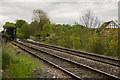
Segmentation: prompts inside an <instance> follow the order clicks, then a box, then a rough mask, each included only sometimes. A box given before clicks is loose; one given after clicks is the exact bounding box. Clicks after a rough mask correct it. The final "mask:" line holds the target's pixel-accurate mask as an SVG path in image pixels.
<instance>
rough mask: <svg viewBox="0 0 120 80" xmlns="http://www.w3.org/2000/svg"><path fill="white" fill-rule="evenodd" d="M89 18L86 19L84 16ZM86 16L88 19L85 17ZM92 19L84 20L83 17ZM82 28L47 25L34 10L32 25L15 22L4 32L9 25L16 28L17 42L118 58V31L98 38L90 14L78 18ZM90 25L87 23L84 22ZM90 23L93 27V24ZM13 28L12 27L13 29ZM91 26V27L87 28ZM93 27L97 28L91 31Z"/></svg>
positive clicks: (43, 18) (44, 18)
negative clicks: (47, 45)
mask: <svg viewBox="0 0 120 80" xmlns="http://www.w3.org/2000/svg"><path fill="white" fill-rule="evenodd" d="M88 14H89V15H88ZM86 15H88V16H86ZM89 16H90V17H92V19H94V20H93V21H94V22H93V21H90V20H91V19H89V20H87V19H88V18H87V17H89ZM84 19H85V20H86V22H83V23H84V24H85V25H82V24H79V23H77V22H75V23H74V24H73V25H69V24H55V23H53V22H52V21H50V19H49V17H48V15H47V13H46V12H44V11H42V10H40V9H38V10H34V11H33V18H32V22H31V23H30V24H28V23H27V22H26V21H25V20H16V23H13V24H12V23H9V22H7V23H6V24H5V25H4V29H5V28H6V27H7V26H8V25H9V26H12V25H13V27H16V28H17V38H20V39H32V40H34V41H38V42H43V43H46V44H52V45H57V46H61V47H65V48H70V49H76V50H82V51H86V52H92V53H96V54H101V55H107V56H112V57H118V53H119V51H120V50H119V48H118V44H119V43H118V41H119V39H120V38H118V28H116V30H115V31H116V32H115V35H106V36H105V37H104V40H103V37H101V36H100V34H101V33H100V32H99V31H100V30H101V29H100V23H99V20H98V18H97V17H94V16H93V15H92V14H91V12H87V13H85V14H84V15H83V16H82V20H83V21H85V20H84ZM87 21H90V22H87ZM93 23H94V24H93ZM15 25H16V26H15ZM91 26H94V27H91ZM95 26H98V27H97V28H95Z"/></svg>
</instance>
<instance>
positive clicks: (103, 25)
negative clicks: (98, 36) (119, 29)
mask: <svg viewBox="0 0 120 80" xmlns="http://www.w3.org/2000/svg"><path fill="white" fill-rule="evenodd" d="M111 22H114V21H113V20H112V21H108V22H105V23H103V24H102V25H101V26H100V28H102V29H103V28H105V27H107V26H108V25H109V24H110V23H111Z"/></svg>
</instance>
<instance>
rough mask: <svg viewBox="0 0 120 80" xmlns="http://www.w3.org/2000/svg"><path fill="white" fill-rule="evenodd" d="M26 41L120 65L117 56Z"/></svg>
mask: <svg viewBox="0 0 120 80" xmlns="http://www.w3.org/2000/svg"><path fill="white" fill-rule="evenodd" d="M23 41H24V40H23ZM24 42H27V43H31V44H34V45H38V46H41V47H45V48H49V49H53V50H57V51H60V52H65V53H68V54H72V55H76V56H80V57H84V58H87V59H91V60H95V61H99V62H103V63H106V64H110V65H113V66H117V67H120V60H119V59H116V58H111V57H107V56H103V55H98V54H93V53H87V52H81V51H77V50H71V49H67V48H62V47H57V46H53V45H47V44H42V43H36V42H31V41H24Z"/></svg>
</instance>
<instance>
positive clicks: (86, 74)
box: [12, 42, 119, 80]
mask: <svg viewBox="0 0 120 80" xmlns="http://www.w3.org/2000/svg"><path fill="white" fill-rule="evenodd" d="M12 43H13V44H14V45H16V46H18V47H20V48H21V49H23V50H25V51H27V52H29V53H31V54H33V55H34V56H36V57H38V58H41V59H43V60H44V61H46V62H48V63H50V64H52V65H54V66H56V67H57V68H59V69H61V70H62V71H64V72H66V73H68V74H70V75H71V76H73V77H74V78H77V79H83V78H103V79H106V80H114V79H116V80H117V79H119V78H118V77H117V76H114V75H111V74H108V73H106V72H102V71H100V70H98V69H94V68H92V67H89V66H86V65H83V64H80V63H77V62H75V61H72V60H69V59H67V58H64V57H61V56H58V55H55V54H52V53H50V52H47V51H44V50H41V49H38V48H35V47H34V46H30V45H27V43H25V42H12ZM41 56H42V57H41ZM108 78H109V79H108Z"/></svg>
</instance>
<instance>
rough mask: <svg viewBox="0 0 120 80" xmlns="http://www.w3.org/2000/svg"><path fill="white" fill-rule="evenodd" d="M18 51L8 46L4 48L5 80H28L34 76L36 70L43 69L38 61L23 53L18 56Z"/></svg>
mask: <svg viewBox="0 0 120 80" xmlns="http://www.w3.org/2000/svg"><path fill="white" fill-rule="evenodd" d="M17 49H18V48H17V47H11V46H10V45H8V44H7V45H4V46H3V53H2V57H3V60H2V61H3V62H2V63H3V65H2V66H3V71H4V74H3V78H27V77H30V76H32V71H33V69H34V68H39V67H41V65H40V63H39V60H38V59H33V57H32V56H28V55H27V56H26V55H23V54H22V53H19V54H16V53H17V52H16V51H17Z"/></svg>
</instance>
